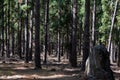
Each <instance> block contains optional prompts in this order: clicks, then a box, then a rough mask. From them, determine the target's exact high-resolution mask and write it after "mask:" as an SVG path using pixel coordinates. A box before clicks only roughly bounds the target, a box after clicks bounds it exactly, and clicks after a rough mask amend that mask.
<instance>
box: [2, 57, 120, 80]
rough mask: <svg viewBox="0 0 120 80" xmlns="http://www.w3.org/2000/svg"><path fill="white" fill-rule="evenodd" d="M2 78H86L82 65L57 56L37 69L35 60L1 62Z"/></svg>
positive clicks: (119, 75)
mask: <svg viewBox="0 0 120 80" xmlns="http://www.w3.org/2000/svg"><path fill="white" fill-rule="evenodd" d="M111 67H112V70H113V71H114V76H115V77H116V80H120V68H118V67H116V66H115V64H114V65H112V66H111ZM0 80H85V79H84V72H81V71H80V67H77V68H71V67H70V66H69V65H68V61H67V60H65V59H62V61H61V62H57V60H56V58H51V59H50V60H48V63H47V64H46V65H45V64H42V69H40V70H35V69H34V64H33V62H30V63H24V62H23V61H10V60H8V61H7V62H6V63H2V62H0Z"/></svg>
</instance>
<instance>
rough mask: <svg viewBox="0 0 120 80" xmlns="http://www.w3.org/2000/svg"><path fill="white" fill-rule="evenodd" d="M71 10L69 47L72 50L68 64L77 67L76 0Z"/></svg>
mask: <svg viewBox="0 0 120 80" xmlns="http://www.w3.org/2000/svg"><path fill="white" fill-rule="evenodd" d="M72 12H73V23H72V39H71V44H72V45H71V47H72V52H71V54H70V64H71V66H72V67H77V51H76V46H77V42H76V41H77V40H76V32H77V30H76V29H77V0H73V7H72Z"/></svg>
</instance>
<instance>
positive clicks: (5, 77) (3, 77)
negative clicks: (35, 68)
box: [0, 74, 71, 79]
mask: <svg viewBox="0 0 120 80" xmlns="http://www.w3.org/2000/svg"><path fill="white" fill-rule="evenodd" d="M64 77H71V76H70V75H62V74H58V75H56V74H55V75H51V76H41V75H36V74H33V75H12V76H0V79H20V78H27V79H34V78H37V79H38V78H39V79H58V78H64Z"/></svg>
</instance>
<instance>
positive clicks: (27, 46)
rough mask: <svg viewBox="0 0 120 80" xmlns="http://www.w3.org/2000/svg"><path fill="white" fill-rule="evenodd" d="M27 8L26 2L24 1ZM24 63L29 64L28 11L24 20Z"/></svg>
mask: <svg viewBox="0 0 120 80" xmlns="http://www.w3.org/2000/svg"><path fill="white" fill-rule="evenodd" d="M25 3H26V5H27V6H28V0H26V1H25ZM25 47H26V49H25V62H26V63H28V62H29V25H28V9H27V11H26V20H25Z"/></svg>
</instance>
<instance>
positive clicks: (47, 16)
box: [44, 0, 49, 64]
mask: <svg viewBox="0 0 120 80" xmlns="http://www.w3.org/2000/svg"><path fill="white" fill-rule="evenodd" d="M48 23H49V0H45V22H44V31H45V36H44V38H45V43H44V44H45V54H44V63H45V64H46V63H47V51H48Z"/></svg>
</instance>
